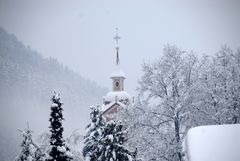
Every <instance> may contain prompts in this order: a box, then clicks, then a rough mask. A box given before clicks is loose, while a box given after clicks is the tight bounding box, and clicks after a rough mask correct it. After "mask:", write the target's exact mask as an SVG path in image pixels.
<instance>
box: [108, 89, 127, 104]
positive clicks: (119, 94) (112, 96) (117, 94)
mask: <svg viewBox="0 0 240 161" xmlns="http://www.w3.org/2000/svg"><path fill="white" fill-rule="evenodd" d="M116 99H117V101H118V100H125V99H129V100H131V97H130V95H129V94H128V93H127V92H125V91H111V92H108V93H107V95H106V96H105V97H104V100H105V101H110V102H112V101H114V102H116Z"/></svg>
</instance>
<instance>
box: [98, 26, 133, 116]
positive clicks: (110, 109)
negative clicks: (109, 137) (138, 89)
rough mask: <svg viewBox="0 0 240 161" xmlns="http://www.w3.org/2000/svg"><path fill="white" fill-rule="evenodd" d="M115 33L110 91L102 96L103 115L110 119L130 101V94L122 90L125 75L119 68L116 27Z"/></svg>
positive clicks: (118, 37)
mask: <svg viewBox="0 0 240 161" xmlns="http://www.w3.org/2000/svg"><path fill="white" fill-rule="evenodd" d="M115 34H116V35H115V36H114V37H113V38H114V40H115V41H116V46H115V49H116V64H115V69H114V71H113V72H112V74H111V79H112V91H109V92H108V93H107V94H106V96H104V97H103V106H102V111H103V114H104V117H105V118H106V119H107V120H111V119H112V118H113V117H114V115H113V114H116V113H117V112H118V111H119V110H120V109H122V108H125V107H127V106H128V105H129V104H130V103H131V97H130V95H129V94H128V93H127V92H126V91H124V79H125V78H126V77H125V75H124V73H123V72H122V70H121V68H120V59H119V45H118V42H119V39H120V36H118V28H116V33H115Z"/></svg>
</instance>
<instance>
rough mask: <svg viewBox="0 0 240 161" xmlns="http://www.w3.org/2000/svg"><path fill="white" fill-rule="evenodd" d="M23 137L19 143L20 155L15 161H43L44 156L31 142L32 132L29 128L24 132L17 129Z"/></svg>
mask: <svg viewBox="0 0 240 161" xmlns="http://www.w3.org/2000/svg"><path fill="white" fill-rule="evenodd" d="M18 130H19V131H20V132H21V133H22V136H23V141H22V143H21V153H20V154H19V156H18V157H17V159H16V161H44V159H45V154H44V153H43V152H42V150H41V149H40V148H39V146H38V145H36V144H35V143H34V142H33V139H32V131H31V130H30V129H29V127H28V128H27V129H25V130H20V129H18Z"/></svg>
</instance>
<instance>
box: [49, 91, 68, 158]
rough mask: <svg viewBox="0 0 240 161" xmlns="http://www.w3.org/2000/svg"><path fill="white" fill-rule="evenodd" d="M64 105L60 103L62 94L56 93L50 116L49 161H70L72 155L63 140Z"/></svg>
mask: <svg viewBox="0 0 240 161" xmlns="http://www.w3.org/2000/svg"><path fill="white" fill-rule="evenodd" d="M62 105H63V103H62V102H61V101H60V94H59V93H55V94H54V95H53V97H52V105H51V114H50V116H51V117H50V119H49V121H50V123H51V125H50V133H51V136H50V146H51V149H50V152H49V158H48V159H47V160H48V161H70V160H72V154H71V152H70V149H69V148H68V147H67V146H66V144H65V140H64V139H63V126H62V121H63V120H64V118H63V113H62V111H63V108H62Z"/></svg>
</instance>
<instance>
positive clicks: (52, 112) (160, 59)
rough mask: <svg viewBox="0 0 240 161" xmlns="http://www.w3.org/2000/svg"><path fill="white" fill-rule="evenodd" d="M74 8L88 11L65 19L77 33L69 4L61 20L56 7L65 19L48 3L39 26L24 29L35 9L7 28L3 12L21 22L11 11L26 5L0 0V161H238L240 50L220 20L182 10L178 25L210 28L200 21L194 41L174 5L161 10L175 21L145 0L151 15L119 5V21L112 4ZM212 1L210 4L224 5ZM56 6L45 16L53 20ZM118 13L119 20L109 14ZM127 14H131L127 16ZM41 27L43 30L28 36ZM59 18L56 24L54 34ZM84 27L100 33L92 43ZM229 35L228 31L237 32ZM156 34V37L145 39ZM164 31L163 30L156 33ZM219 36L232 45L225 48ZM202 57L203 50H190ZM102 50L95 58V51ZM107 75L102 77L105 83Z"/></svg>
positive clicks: (142, 8)
mask: <svg viewBox="0 0 240 161" xmlns="http://www.w3.org/2000/svg"><path fill="white" fill-rule="evenodd" d="M38 3H39V2H38ZM48 3H49V2H48ZM75 3H80V2H77V1H76V2H75V1H74V4H75ZM81 3H82V4H84V6H85V7H87V9H86V10H84V9H83V8H81V7H80V8H81V9H82V13H80V14H79V13H77V15H78V16H76V17H75V18H76V19H77V20H79V22H77V23H79V24H80V23H82V26H80V25H79V24H77V25H79V26H80V27H79V26H77V25H76V24H74V23H72V24H71V23H69V22H75V19H71V18H69V17H71V16H70V15H71V14H73V15H75V14H76V13H75V11H78V10H74V9H76V8H77V7H78V6H77V5H76V6H74V5H72V6H71V7H72V8H74V9H73V10H71V12H70V9H69V12H66V13H65V12H58V11H63V10H61V9H63V8H64V11H65V7H66V8H68V7H69V6H70V5H69V4H67V3H59V4H63V5H59V6H58V5H56V4H55V5H56V6H55V5H51V4H50V3H49V4H48V5H46V6H48V7H49V8H48V7H46V6H45V7H46V8H44V10H42V11H44V12H42V11H41V14H42V15H41V16H43V17H44V16H46V17H47V18H46V17H44V18H43V19H42V20H41V19H37V18H36V19H37V20H36V21H34V22H30V21H27V20H28V18H29V20H30V19H31V18H33V17H34V19H35V16H36V17H37V16H39V15H38V14H37V12H38V10H37V11H36V12H35V11H34V10H33V9H32V10H30V9H31V7H29V6H28V7H26V6H25V7H26V8H28V10H26V12H25V10H24V11H23V10H21V14H22V15H24V16H25V17H24V18H22V19H18V18H16V19H14V18H13V17H14V16H12V15H15V16H17V15H16V14H17V13H20V10H19V11H18V8H24V9H25V7H24V6H23V5H19V6H17V7H16V6H15V8H14V7H13V8H14V9H15V11H16V12H11V13H10V12H9V11H8V10H7V9H8V7H9V6H11V5H12V4H10V3H8V2H4V3H3V2H0V161H239V160H240V153H239V152H238V151H239V148H240V138H239V136H240V43H239V42H240V41H238V40H239V36H238V35H237V34H236V35H235V36H231V34H232V33H235V31H234V30H235V28H234V27H232V28H231V29H230V30H231V34H230V32H227V30H228V29H226V28H224V27H222V26H221V25H220V23H217V22H218V20H219V19H217V20H216V21H214V22H213V21H211V22H210V20H211V18H213V17H211V16H212V15H211V14H209V15H207V14H206V15H205V14H204V13H205V12H206V13H208V12H209V13H211V12H213V11H212V10H211V11H210V9H207V7H206V5H204V6H205V7H206V8H205V7H203V8H205V9H206V10H203V11H201V12H200V10H196V12H199V13H202V16H203V17H204V18H206V17H208V18H209V17H210V18H209V19H207V18H206V20H205V19H204V20H203V19H198V20H196V19H194V18H193V19H189V17H191V14H189V13H188V14H186V13H185V12H184V13H182V14H183V16H186V17H188V16H189V17H188V18H187V21H189V24H191V22H193V23H194V24H197V25H199V24H200V22H201V21H204V22H208V20H209V22H208V23H209V24H211V23H216V24H214V25H215V26H217V25H218V26H217V27H216V28H214V29H212V28H211V27H209V28H211V29H209V28H208V27H206V26H205V27H206V28H204V27H203V26H204V25H205V24H204V23H203V25H202V26H201V25H200V27H199V28H196V30H198V31H203V32H199V33H198V34H199V35H198V37H196V38H195V35H192V31H191V30H189V28H184V24H185V23H186V22H185V21H184V20H185V19H184V18H183V21H182V22H180V21H178V20H176V19H178V15H177V14H176V13H180V12H178V10H177V9H178V7H180V8H181V7H182V6H184V5H181V4H178V5H176V6H175V3H173V4H174V5H173V4H171V7H172V8H173V9H175V10H176V11H175V12H176V13H175V12H173V13H169V12H168V11H167V10H164V7H163V8H161V13H167V14H169V16H166V15H164V14H159V13H160V12H159V11H158V9H156V8H154V7H153V6H154V5H155V3H156V4H157V5H156V6H158V7H160V5H159V3H158V2H155V1H154V2H152V3H150V4H151V7H153V10H152V11H150V10H149V9H147V7H145V6H144V4H145V3H139V6H140V8H138V9H136V10H133V11H136V13H135V12H134V13H133V14H132V8H126V10H124V11H126V13H125V12H120V10H121V9H122V7H123V6H124V7H125V6H127V5H123V6H121V5H120V7H119V6H117V7H116V8H113V9H109V10H108V9H106V11H105V10H104V12H99V15H97V14H98V12H97V11H99V8H97V7H96V8H94V7H93V8H94V10H95V9H96V10H97V11H96V12H94V11H93V10H92V9H93V8H92V5H89V4H88V3H87V2H86V3H84V2H81ZM162 3H163V2H162ZM196 3H197V2H196ZM206 3H207V2H206ZM206 3H204V4H206ZM209 3H210V2H209ZM9 4H10V5H9ZM23 4H24V5H25V4H27V3H23ZM29 4H31V5H32V7H33V8H34V7H35V9H36V8H37V7H36V6H35V5H34V4H33V3H30V2H29ZM44 4H45V3H44ZM46 4H47V3H46ZM103 4H104V3H103ZM110 4H111V5H112V3H110V2H109V6H110ZM119 4H121V3H119ZM148 4H149V3H146V5H148ZM163 4H165V3H163ZM184 4H185V5H186V6H188V5H187V4H188V3H184ZM191 4H192V3H191ZM197 4H198V3H197ZM223 4H225V3H222V2H221V5H219V6H218V7H219V8H224V7H226V6H224V5H223ZM1 5H4V6H5V7H6V9H5V8H4V7H1ZM65 5H66V6H65ZM88 5H89V6H88ZM99 5H102V4H100V3H99ZM165 5H167V6H168V3H166V4H165ZM90 6H91V7H90ZM103 6H104V7H106V6H108V3H107V5H106V6H105V5H102V8H104V7H103ZM134 6H135V3H134ZM229 6H230V5H229ZM229 6H227V7H229ZM55 7H56V8H57V10H55V11H56V12H54V11H53V12H52V9H54V8H55ZM58 7H59V8H58ZM75 7H76V8H75ZM118 7H119V8H118ZM168 7H169V6H168ZM171 7H169V8H171ZM227 7H226V8H227ZM238 7H239V6H238ZM10 8H11V7H10ZM13 8H12V11H13ZM56 8H55V9H56ZM100 8H101V7H100ZM102 8H101V9H102ZM110 8H111V7H110ZM187 8H188V9H190V10H191V7H189V6H188V7H187ZM200 8H201V6H200ZM219 8H218V9H217V7H216V13H219V15H221V16H222V13H226V15H224V16H222V17H221V18H223V19H224V18H225V19H226V20H225V21H223V20H222V19H221V21H220V20H219V22H221V23H225V22H230V21H231V22H232V20H234V18H236V17H232V19H231V18H229V17H227V16H228V14H227V13H229V14H230V10H227V11H229V12H227V11H226V10H223V11H225V12H223V11H222V12H218V11H220V9H219ZM231 8H232V9H233V11H232V12H231V13H234V15H238V14H239V12H238V14H236V13H235V9H236V8H237V6H233V5H232V4H231ZM58 9H59V10H58ZM88 9H89V12H88ZM114 9H116V12H115V11H113V10H114ZM139 9H140V10H139ZM145 9H146V10H145ZM173 9H172V10H171V11H173ZM182 9H183V8H181V11H182ZM211 9H212V8H211ZM224 9H225V8H224ZM48 10H50V12H49V11H48ZM179 10H180V9H179ZM45 11H46V13H45ZM47 11H48V12H47ZM145 11H147V12H146V13H145ZM214 11H215V10H214ZM118 12H119V13H121V16H116V15H114V13H118ZM154 12H156V13H154ZM3 13H8V14H6V15H4V14H3ZM29 13H32V15H31V14H29ZM50 13H51V14H50ZM96 13H97V14H96ZM130 13H131V14H130ZM137 13H139V14H140V15H141V16H136V15H135V14H137ZM150 13H151V14H150ZM153 13H154V14H153ZM191 13H194V11H193V10H191ZM220 13H221V14H220ZM48 14H49V15H48ZM55 14H56V15H57V16H56V15H55ZM58 14H59V15H61V16H62V17H61V16H60V17H61V18H59V17H58V16H59V15H58ZM64 14H66V17H64ZM7 15H8V16H7ZM126 15H129V17H128V16H126ZM132 15H134V16H133V17H134V18H133V17H132ZM145 15H146V17H144V16H145ZM199 15H200V14H199ZM213 15H214V14H213ZM216 15H218V14H216ZM239 15H240V14H239ZM239 15H238V16H239ZM31 16H32V17H31ZM48 16H49V17H48ZM51 16H53V17H54V16H56V17H58V18H59V19H58V18H56V17H55V18H56V21H54V20H55V19H54V20H53V19H50V17H51ZM68 16H69V17H68ZM95 16H96V17H95ZM151 16H153V17H155V16H156V17H160V18H162V20H163V21H161V25H159V24H158V23H156V25H154V24H155V19H154V20H151V18H152V17H151ZM194 16H196V15H194ZM67 17H68V18H67ZM86 17H88V18H86ZM116 17H117V18H116ZM11 18H12V19H13V20H14V23H13V21H12V20H11ZM25 18H26V19H25ZM48 18H49V21H48ZM98 18H99V19H98ZM111 18H113V19H115V18H116V19H118V20H119V19H120V20H119V21H118V20H116V21H115V20H114V21H113V20H112V19H111ZM125 18H126V20H125ZM46 19H47V21H48V23H46V24H47V25H46V26H44V25H43V26H40V27H39V23H40V22H42V21H43V22H44V21H45V20H46ZM60 19H61V20H62V21H61V20H60ZM229 19H230V20H229ZM123 20H124V23H122V26H121V27H122V28H123V31H121V28H119V30H118V28H115V27H117V26H115V27H114V28H115V31H114V28H113V30H111V31H108V29H107V28H106V29H105V27H106V26H107V27H108V28H110V27H112V26H111V25H110V23H113V22H117V23H114V25H115V24H118V22H119V24H121V23H120V22H123ZM227 20H228V21H227ZM235 20H236V19H235ZM235 20H234V21H235ZM20 21H21V22H20ZM60 21H61V22H63V23H61V25H55V23H56V22H60ZM100 21H101V22H100ZM156 21H157V20H156ZM26 22H27V23H26ZM93 22H94V23H93ZM15 23H16V24H21V25H23V26H24V25H28V27H27V28H24V27H23V26H21V25H20V26H18V25H15ZM134 23H135V24H134ZM168 23H169V24H168ZM181 23H182V24H183V25H182V24H181ZM238 23H239V19H238ZM238 23H237V22H236V25H235V27H236V26H237V25H239V24H238ZM96 24H97V25H96ZM170 24H171V25H170ZM187 24H188V23H187ZM206 24H207V23H206ZM229 24H230V23H229ZM48 25H49V26H48ZM54 25H55V26H54ZM74 25H76V26H77V27H76V26H74ZM214 25H213V26H214ZM6 26H8V27H6ZM53 26H54V27H53ZM69 26H71V27H69ZM93 26H94V27H93ZM136 26H137V27H136ZM172 26H175V27H176V28H175V29H176V31H175V30H174V27H172ZM34 27H35V28H36V30H34ZM38 27H39V28H41V30H39V28H38ZM75 27H76V28H78V29H77V30H81V29H82V31H81V34H79V33H75V31H76V28H75ZM81 27H82V28H81ZM161 27H162V28H161ZM185 27H186V26H185ZM62 28H64V32H61V30H60V29H62ZM94 28H95V29H96V28H98V29H96V30H97V31H99V30H100V31H105V33H101V32H100V33H99V34H97V35H94V34H96V32H94V30H95V29H94ZM183 28H184V29H183ZM190 28H193V29H194V27H193V26H190ZM203 28H204V29H203ZM229 28H230V27H229ZM236 28H237V31H238V30H239V27H236ZM16 29H17V30H16ZM50 29H51V30H50ZM207 29H209V30H207ZM222 29H223V30H222ZM37 30H39V31H40V32H39V33H37V34H36V35H38V36H36V35H35V37H34V36H33V35H32V34H33V33H36V31H37ZM160 30H162V33H161V36H162V37H161V38H159V35H158V36H157V33H156V31H160ZM166 30H169V32H168V33H165V31H166ZM12 31H16V32H12ZM47 31H48V33H54V32H56V33H57V34H56V35H57V36H56V35H55V37H54V34H52V35H51V34H49V35H47V36H46V35H44V33H45V34H46V33H47ZM112 31H114V32H112ZM119 31H120V32H121V34H119ZM181 31H184V32H183V34H182V35H181ZM213 31H216V33H220V31H224V32H221V33H222V34H223V35H225V36H226V35H227V34H228V33H229V35H228V36H226V37H225V38H226V41H224V40H225V39H224V38H223V37H221V36H219V37H218V36H216V37H214V38H211V34H212V33H211V32H213ZM225 31H226V32H225ZM83 32H86V33H83ZM140 32H141V33H140ZM187 32H189V35H190V36H189V35H188V34H186V33H187ZM176 33H180V34H179V35H178V34H176ZM203 33H204V34H203ZM41 34H42V35H43V36H42V37H41ZM68 34H69V35H71V36H72V37H71V36H70V37H71V38H73V37H80V38H81V40H82V41H80V42H77V43H74V41H75V40H74V39H73V40H70V39H69V37H68V36H66V35H68ZM111 34H112V35H111ZM141 34H142V35H143V36H141ZM155 34H156V35H155ZM184 34H185V35H184ZM214 34H215V33H214ZM214 34H212V35H214ZM59 35H60V36H59ZM79 35H80V36H79ZM86 35H90V36H89V37H88V36H86ZM109 35H110V36H113V39H112V37H110V36H109ZM139 35H140V36H139ZM196 35H197V34H196ZM128 36H129V37H128ZM184 36H186V38H185V37H184ZM96 37H97V38H96ZM122 37H123V38H124V39H122ZM135 37H136V38H135ZM183 37H184V38H183ZM24 38H26V39H24ZM133 38H135V39H133ZM189 38H190V39H189ZM57 39H59V40H57ZM108 39H109V40H108ZM110 39H111V40H110ZM230 39H234V40H236V41H234V42H236V43H235V44H234V43H233V41H232V43H231V41H228V40H230ZM106 40H107V41H106ZM175 40H176V41H175ZM54 41H56V42H54ZM111 41H112V42H113V43H112V44H111V43H109V42H111ZM119 41H120V42H121V43H120V44H119ZM157 41H161V43H159V44H158V42H157ZM198 41H199V42H201V43H199V44H198V43H197V42H198ZM213 41H215V42H216V43H215V46H213V47H212V48H211V49H213V50H214V51H213V50H205V49H206V48H209V49H210V47H211V45H212V44H213ZM29 42H30V43H29ZM50 42H51V43H50ZM59 42H60V43H59ZM122 42H123V43H122ZM156 42H157V43H156ZM181 42H183V43H181ZM229 42H230V43H229ZM28 44H29V45H28ZM36 44H40V45H39V46H38V45H36ZM44 44H45V45H46V44H47V45H46V46H44ZM60 44H61V45H60ZM95 44H96V45H95ZM130 44H131V45H130ZM132 44H133V45H132ZM184 44H185V45H184ZM186 44H190V45H186ZM193 44H197V45H196V46H197V47H196V46H194V45H193ZM216 44H217V47H216ZM233 44H234V45H233ZM236 44H237V45H236ZM41 45H42V46H41ZM145 45H146V46H145ZM191 45H192V46H191ZM36 46H38V47H39V49H40V50H39V49H38V47H36ZM74 46H77V47H74ZM186 46H187V47H186ZM205 46H206V48H204V47H205ZM191 47H193V48H191ZM201 48H202V49H203V50H204V51H207V52H200V51H202V50H199V49H201ZM51 49H54V50H51ZM55 49H56V50H55ZM111 49H112V51H110V50H111ZM195 49H196V50H195ZM127 50H129V51H127ZM54 51H55V52H54ZM88 51H89V53H88ZM44 52H47V53H48V54H49V53H51V52H53V54H52V55H51V54H49V55H47V54H44ZM58 52H59V53H58ZM105 52H106V55H104V54H101V53H105ZM107 52H108V54H109V55H110V56H109V55H107ZM124 52H125V53H128V54H125V55H124ZM154 52H155V53H157V54H156V55H154V54H153V53H154ZM63 53H66V55H64V54H63ZM74 53H75V55H74ZM76 53H78V54H79V55H77V54H76ZM92 53H94V54H92ZM67 54H69V55H67ZM131 54H132V55H131ZM140 59H142V60H140ZM111 64H113V67H112V66H111ZM136 64H139V66H138V65H136ZM80 68H81V69H80ZM109 71H110V72H112V73H109V74H111V75H106V73H108V72H109ZM123 71H125V72H126V73H124V72H123ZM125 74H126V75H125ZM108 81H109V82H108ZM128 92H129V93H128Z"/></svg>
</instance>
